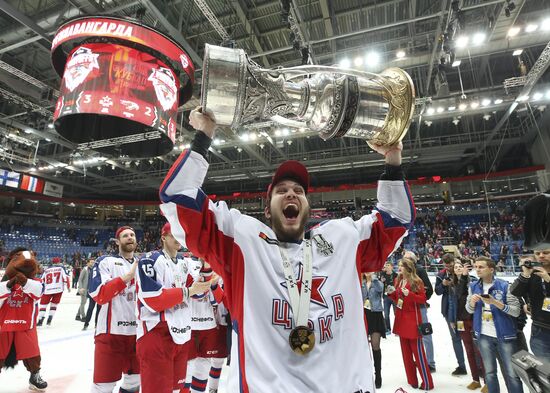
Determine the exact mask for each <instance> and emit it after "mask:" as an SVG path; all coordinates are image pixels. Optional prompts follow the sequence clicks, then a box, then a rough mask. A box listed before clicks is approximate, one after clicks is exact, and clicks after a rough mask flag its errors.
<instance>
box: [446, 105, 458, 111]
mask: <svg viewBox="0 0 550 393" xmlns="http://www.w3.org/2000/svg"><path fill="white" fill-rule="evenodd" d="M447 110H449V111H454V110H456V106H454V105H453V106H450V107H448V108H447Z"/></svg>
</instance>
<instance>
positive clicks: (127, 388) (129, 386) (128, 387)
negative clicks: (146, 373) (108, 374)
mask: <svg viewBox="0 0 550 393" xmlns="http://www.w3.org/2000/svg"><path fill="white" fill-rule="evenodd" d="M139 384H140V379H139V374H122V383H121V384H120V392H121V393H122V392H139Z"/></svg>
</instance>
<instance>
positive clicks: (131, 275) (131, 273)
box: [121, 261, 138, 284]
mask: <svg viewBox="0 0 550 393" xmlns="http://www.w3.org/2000/svg"><path fill="white" fill-rule="evenodd" d="M137 265H138V261H135V262H134V263H132V266H131V267H130V270H129V271H128V273H126V274H125V275H124V276H122V277H121V278H122V281H124V282H125V283H126V284H128V283H129V282H130V281H132V280H133V279H134V277H135V275H136V269H137Z"/></svg>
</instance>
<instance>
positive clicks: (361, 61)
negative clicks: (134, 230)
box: [353, 56, 363, 67]
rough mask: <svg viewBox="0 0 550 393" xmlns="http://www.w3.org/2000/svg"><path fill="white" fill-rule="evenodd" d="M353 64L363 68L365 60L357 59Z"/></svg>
mask: <svg viewBox="0 0 550 393" xmlns="http://www.w3.org/2000/svg"><path fill="white" fill-rule="evenodd" d="M353 64H354V65H355V66H356V67H361V66H362V65H363V58H362V57H361V56H358V57H356V58H355V60H354V61H353Z"/></svg>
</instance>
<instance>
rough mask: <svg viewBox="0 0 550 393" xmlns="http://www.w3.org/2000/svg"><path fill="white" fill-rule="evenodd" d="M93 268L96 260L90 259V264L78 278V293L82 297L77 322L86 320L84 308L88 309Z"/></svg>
mask: <svg viewBox="0 0 550 393" xmlns="http://www.w3.org/2000/svg"><path fill="white" fill-rule="evenodd" d="M93 266H94V260H93V259H92V258H90V259H89V260H88V264H87V265H86V267H84V268H83V269H82V271H81V272H80V275H79V277H78V289H77V291H78V294H79V295H80V307H79V308H78V312H77V313H76V318H75V320H77V321H85V320H86V312H85V311H84V308H85V307H86V299H87V298H88V282H89V278H90V277H91V274H90V271H91V270H92V267H93Z"/></svg>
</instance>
